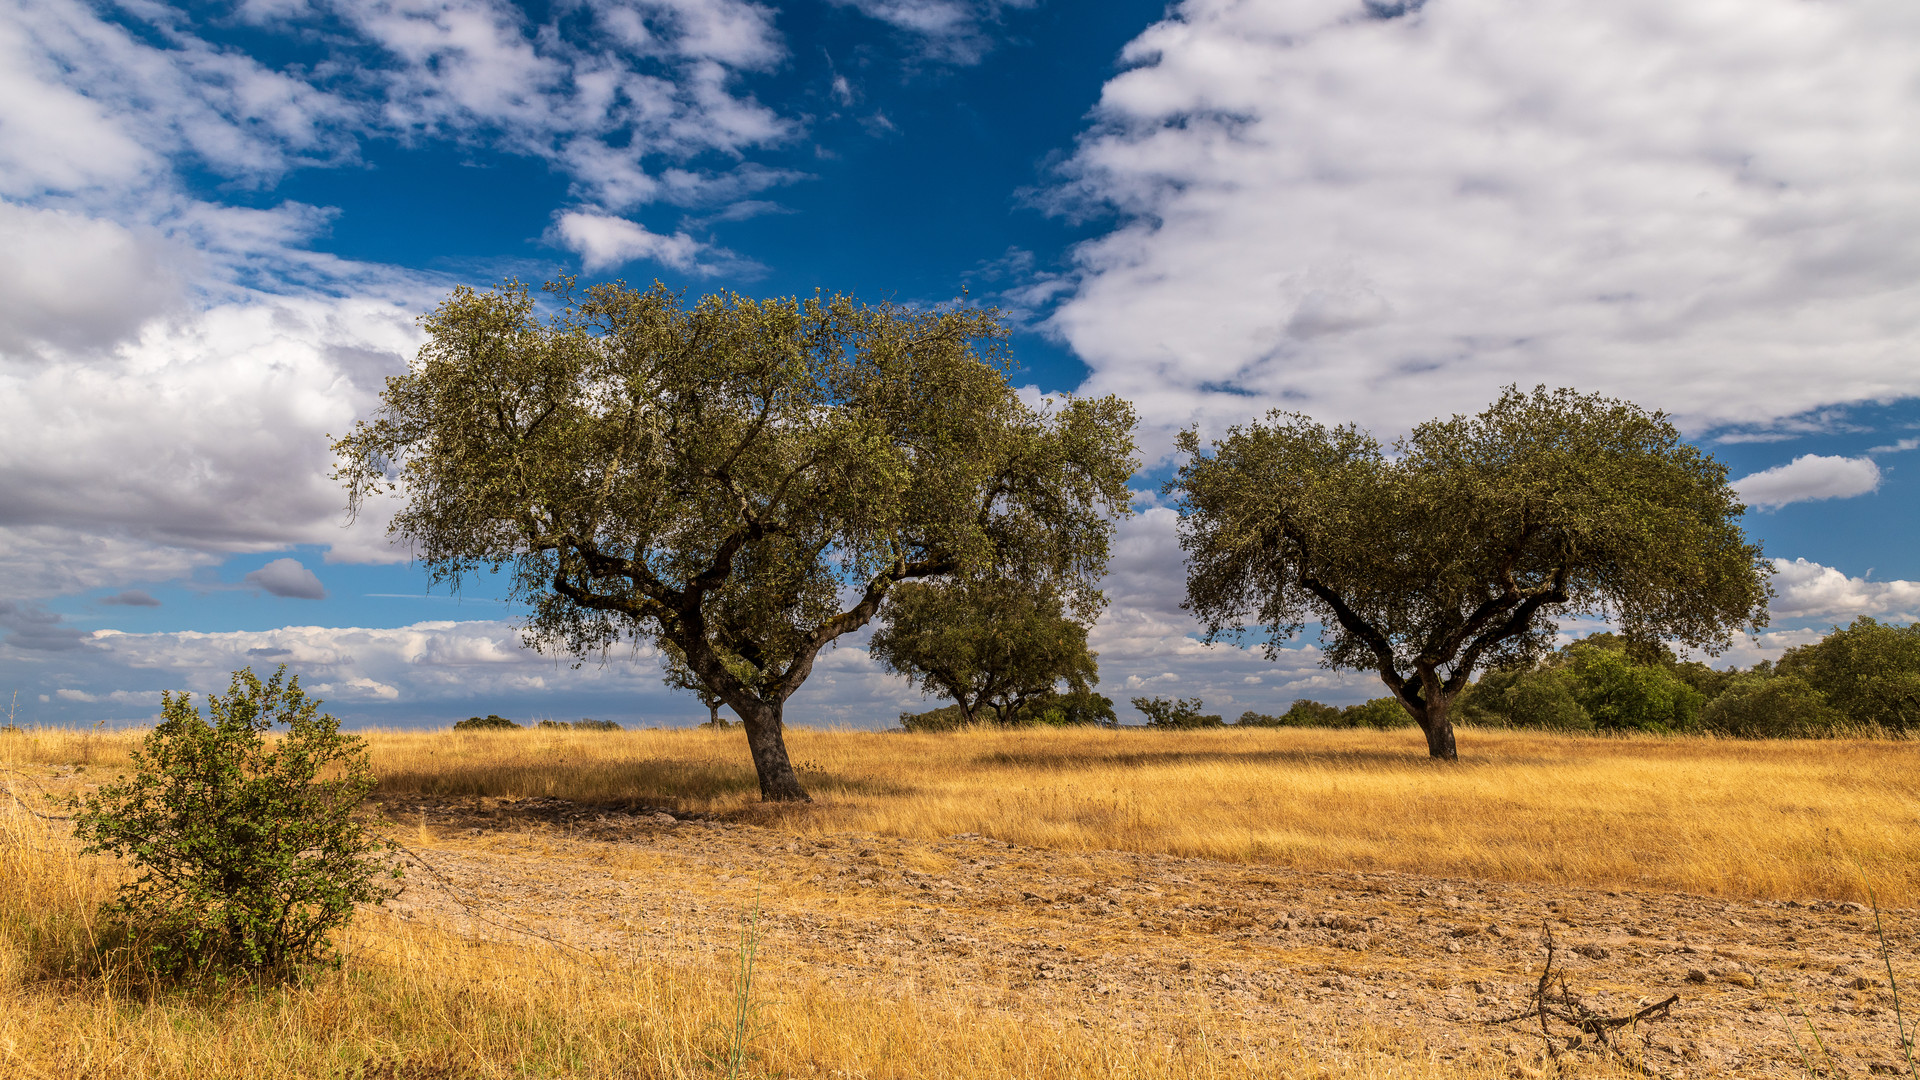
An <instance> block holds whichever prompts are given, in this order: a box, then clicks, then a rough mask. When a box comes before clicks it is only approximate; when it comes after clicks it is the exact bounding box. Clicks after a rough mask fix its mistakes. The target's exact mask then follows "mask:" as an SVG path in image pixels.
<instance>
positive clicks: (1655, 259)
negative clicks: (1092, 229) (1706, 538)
mask: <svg viewBox="0 0 1920 1080" xmlns="http://www.w3.org/2000/svg"><path fill="white" fill-rule="evenodd" d="M1917 38H1920V9H1916V8H1914V7H1913V6H1912V5H1910V4H1906V3H1902V2H1899V0H1862V2H1858V3H1848V4H1807V3H1802V2H1799V0H1755V2H1752V3H1741V4H1730V3H1708V4H1689V5H1674V4H1670V3H1666V2H1664V0H1619V2H1617V3H1606V4H1587V3H1578V2H1574V0H1544V2H1540V0H1447V2H1445V3H1433V4H1426V5H1413V4H1409V5H1396V6H1392V7H1388V6H1386V5H1379V4H1372V3H1363V2H1361V0H1312V2H1305V3H1293V4H1247V3H1240V2H1236V0H1185V2H1183V3H1180V4H1179V5H1177V6H1176V7H1175V8H1174V9H1173V11H1172V13H1171V15H1170V17H1169V18H1167V19H1166V20H1165V21H1162V22H1160V23H1158V24H1156V25H1155V26H1153V27H1152V28H1151V29H1149V30H1148V31H1146V32H1145V33H1144V34H1142V35H1140V36H1139V37H1138V38H1137V39H1135V40H1134V41H1133V42H1132V44H1130V45H1129V46H1128V47H1127V49H1126V51H1125V57H1124V58H1125V60H1126V62H1127V63H1128V64H1129V65H1131V66H1130V68H1129V70H1127V71H1125V72H1124V73H1122V74H1120V75H1119V76H1117V77H1115V78H1114V79H1112V80H1111V81H1110V82H1108V83H1107V85H1106V87H1105V89H1104V90H1103V92H1102V94H1101V98H1100V103H1099V106H1098V108H1097V110H1096V113H1095V125H1094V126H1093V127H1092V128H1091V129H1090V130H1089V131H1088V132H1087V133H1086V135H1085V136H1084V137H1083V138H1082V140H1081V141H1080V143H1079V146H1078V148H1077V149H1076V150H1075V152H1074V153H1073V155H1072V157H1071V158H1070V159H1069V160H1068V161H1067V162H1066V164H1065V170H1064V172H1065V177H1066V181H1065V183H1064V184H1063V185H1062V186H1061V187H1059V188H1057V189H1055V190H1054V191H1053V192H1052V193H1051V194H1050V195H1049V196H1048V198H1049V200H1050V204H1051V205H1052V206H1053V207H1054V208H1055V209H1056V210H1057V211H1059V212H1063V213H1069V214H1079V215H1100V214H1114V215H1118V218H1119V222H1120V224H1119V225H1118V227H1116V228H1114V229H1113V230H1112V231H1111V232H1109V233H1108V234H1107V235H1105V236H1103V237H1101V238H1099V239H1097V240H1094V241H1092V242H1089V243H1087V244H1085V245H1083V246H1082V247H1081V248H1079V249H1078V252H1077V263H1078V272H1079V275H1080V280H1079V283H1078V287H1077V289H1076V290H1075V291H1074V293H1073V295H1072V296H1071V297H1070V298H1069V299H1068V300H1066V301H1065V302H1064V303H1063V304H1062V305H1061V306H1060V307H1059V308H1058V309H1057V310H1056V312H1055V313H1054V315H1053V317H1052V322H1051V325H1052V326H1053V328H1054V329H1056V330H1057V331H1058V332H1059V333H1060V334H1061V335H1063V336H1064V337H1065V339H1066V340H1067V341H1068V342H1069V343H1070V344H1071V345H1072V346H1073V348H1074V349H1075V351H1076V352H1078V353H1079V354H1080V356H1081V357H1082V358H1084V359H1085V360H1086V361H1087V363H1088V364H1089V365H1090V366H1091V368H1092V374H1091V376H1090V378H1089V380H1088V385H1087V387H1086V389H1088V390H1090V391H1098V392H1108V391H1111V392H1115V393H1119V394H1123V395H1126V396H1128V397H1131V398H1133V399H1135V400H1137V401H1139V402H1141V404H1142V407H1143V409H1144V410H1145V412H1146V415H1147V417H1148V419H1149V420H1150V421H1151V422H1152V423H1154V424H1156V425H1158V426H1159V427H1160V428H1161V430H1162V431H1163V432H1164V431H1165V430H1166V429H1168V428H1172V427H1177V426H1179V425H1182V424H1184V423H1186V422H1188V421H1189V420H1192V419H1199V420H1202V421H1204V422H1206V423H1207V424H1209V425H1219V424H1222V423H1225V422H1228V421H1231V420H1233V419H1238V418H1242V417H1245V416H1247V415H1249V414H1251V413H1253V412H1255V411H1257V410H1262V409H1264V408H1267V407H1271V406H1284V407H1287V408H1295V409H1303V410H1305V411H1308V412H1311V413H1313V414H1315V415H1317V416H1320V417H1322V418H1326V419H1333V420H1353V421H1357V422H1359V423H1361V424H1363V425H1365V426H1368V427H1372V428H1375V429H1381V430H1385V431H1395V430H1405V429H1406V428H1407V427H1409V426H1411V425H1412V424H1414V423H1416V422H1418V421H1420V420H1423V419H1426V418H1428V417H1431V416H1435V415H1445V414H1447V413H1450V412H1471V411H1474V410H1476V409H1478V408H1480V407H1482V406H1484V405H1485V404H1486V403H1487V402H1488V401H1490V400H1492V399H1493V397H1494V396H1495V394H1496V393H1497V390H1498V388H1499V387H1500V386H1502V385H1504V384H1507V383H1519V384H1520V385H1522V386H1531V385H1533V384H1535V383H1546V384H1548V385H1550V386H1575V387H1578V388H1581V389H1584V390H1589V391H1601V392H1605V393H1609V394H1613V395H1618V396H1623V397H1626V398H1629V399H1631V400H1634V401H1637V402H1639V403H1641V404H1643V405H1645V406H1647V407H1651V408H1661V409H1665V410H1667V411H1669V412H1671V413H1674V414H1676V415H1677V416H1678V417H1679V418H1680V419H1681V420H1682V421H1683V422H1684V424H1685V425H1686V426H1688V427H1689V429H1691V430H1695V431H1699V430H1702V429H1707V428H1712V427H1715V426H1719V425H1734V424H1752V423H1761V422H1765V421H1769V420H1772V419H1775V418H1779V417H1784V416H1790V415H1794V414H1797V413H1801V412H1804V411H1806V410H1809V409H1814V408H1816V407H1820V406H1823V405H1829V404H1834V403H1846V402H1862V401H1868V400H1888V399H1892V398H1897V397H1903V396H1910V395H1913V394H1916V393H1920V366H1916V365H1914V364H1913V363H1912V362H1911V357H1912V355H1913V352H1914V348H1915V346H1916V344H1920V140H1915V139H1914V138H1912V136H1911V133H1912V132H1913V131H1915V130H1920V85H1917V84H1916V83H1915V82H1914V81H1913V79H1912V77H1911V62H1910V58H1911V56H1912V51H1913V47H1914V44H1915V41H1916V39H1917ZM1813 372H1817V373H1818V376H1817V377H1813V376H1812V375H1811V374H1810V373H1813ZM1158 445H1159V446H1160V447H1164V446H1165V445H1166V443H1165V436H1164V435H1162V436H1161V437H1160V440H1159V443H1158Z"/></svg>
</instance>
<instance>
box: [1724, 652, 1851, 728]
mask: <svg viewBox="0 0 1920 1080" xmlns="http://www.w3.org/2000/svg"><path fill="white" fill-rule="evenodd" d="M1701 722H1702V725H1703V726H1704V727H1706V729H1707V730H1709V731H1712V732H1716V733H1718V734H1721V735H1732V736H1736V737H1739V738H1745V739H1818V738H1825V737H1831V736H1834V735H1843V734H1847V733H1849V732H1850V731H1852V730H1853V729H1854V725H1852V724H1850V723H1849V722H1848V720H1847V717H1846V715H1845V714H1844V713H1842V712H1841V711H1840V710H1838V709H1836V708H1834V707H1833V706H1832V705H1831V704H1830V703H1828V701H1827V696H1826V695H1825V694H1823V693H1821V692H1820V691H1818V690H1816V689H1814V688H1813V686H1812V685H1810V684H1809V683H1808V682H1807V680H1805V679H1803V678H1801V677H1800V676H1798V675H1777V674H1774V673H1773V672H1772V671H1771V670H1768V669H1765V668H1758V669H1756V670H1754V671H1743V672H1739V673H1737V674H1735V675H1734V676H1733V678H1732V679H1731V680H1729V681H1728V684H1727V686H1726V688H1725V689H1724V690H1722V691H1721V692H1720V694H1719V696H1717V697H1715V698H1714V699H1713V700H1712V701H1710V702H1708V703H1707V707H1706V709H1705V710H1704V713H1703V715H1702V717H1701Z"/></svg>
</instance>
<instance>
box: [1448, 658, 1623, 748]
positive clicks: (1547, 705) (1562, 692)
mask: <svg viewBox="0 0 1920 1080" xmlns="http://www.w3.org/2000/svg"><path fill="white" fill-rule="evenodd" d="M1578 689H1579V688H1578V686H1577V685H1576V683H1575V679H1574V674H1573V669H1572V667H1571V666H1570V665H1567V664H1565V663H1559V664H1543V665H1541V666H1540V667H1538V668H1508V669H1505V670H1502V671H1490V672H1488V673H1487V675H1486V676H1485V677H1484V678H1482V679H1481V680H1480V682H1479V683H1478V684H1476V685H1475V686H1474V687H1473V690H1472V692H1471V693H1469V694H1468V695H1467V696H1466V697H1465V698H1464V699H1462V702H1461V707H1460V711H1461V718H1462V719H1463V720H1465V721H1466V722H1467V723H1470V724H1478V725H1482V726H1485V727H1517V728H1541V729H1545V730H1547V731H1592V730H1593V728H1594V725H1593V717H1592V716H1590V715H1588V714H1587V710H1586V708H1585V707H1584V706H1582V705H1581V704H1580V699H1579V696H1578V694H1577V692H1576V691H1577V690H1578Z"/></svg>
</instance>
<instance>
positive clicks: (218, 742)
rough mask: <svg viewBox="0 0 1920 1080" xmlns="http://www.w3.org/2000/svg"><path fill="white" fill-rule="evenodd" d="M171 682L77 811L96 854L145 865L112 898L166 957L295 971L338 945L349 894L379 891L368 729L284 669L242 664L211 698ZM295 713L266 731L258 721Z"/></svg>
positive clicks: (165, 961)
mask: <svg viewBox="0 0 1920 1080" xmlns="http://www.w3.org/2000/svg"><path fill="white" fill-rule="evenodd" d="M207 705H208V709H209V712H210V713H211V714H212V723H208V722H206V721H204V720H202V719H201V718H200V714H199V712H198V710H196V709H194V707H193V706H192V704H190V703H189V702H188V700H187V695H186V694H184V693H183V694H180V695H179V696H177V697H176V696H174V695H172V694H164V695H162V697H161V718H162V719H161V723H160V724H159V726H157V727H155V728H154V729H153V731H152V732H151V733H150V734H149V735H148V736H147V737H146V739H145V740H144V741H143V742H142V743H141V745H140V748H139V749H137V750H135V751H134V752H133V754H132V763H133V775H132V776H130V777H129V776H121V777H119V778H118V779H116V780H114V781H112V782H110V783H107V784H104V785H102V786H101V788H100V790H99V791H98V792H97V793H95V794H94V795H92V796H91V797H89V798H88V799H87V801H86V803H85V805H84V807H83V809H82V810H81V812H80V813H79V814H78V815H77V817H76V818H75V826H74V832H75V835H76V836H78V837H79V838H80V839H81V840H83V841H85V842H86V847H85V849H84V850H85V851H86V852H87V853H88V854H102V853H105V854H111V855H117V856H121V857H124V858H128V859H131V860H132V861H133V863H134V865H135V866H136V867H138V868H139V871H140V873H139V876H138V877H136V878H135V879H134V880H133V881H132V882H131V883H129V884H128V885H126V886H125V887H123V888H122V889H121V891H120V896H119V899H118V900H117V901H116V902H115V903H114V904H113V905H112V906H111V908H110V911H111V912H112V913H113V914H115V915H117V916H119V917H122V918H124V919H126V920H127V921H129V922H130V923H131V924H132V925H133V926H134V927H135V928H136V930H138V931H139V932H140V933H142V934H143V935H144V936H146V938H147V939H148V940H149V941H150V942H151V945H152V949H153V952H154V957H155V959H156V960H157V961H158V962H159V966H160V967H162V968H163V969H175V970H179V969H188V968H202V967H213V966H233V967H239V968H246V969H255V970H285V969H287V968H289V967H292V966H294V965H297V964H301V963H306V962H312V961H317V960H325V959H328V958H329V953H330V948H331V947H330V944H329V935H330V934H331V932H332V931H333V930H334V929H336V928H338V927H340V926H342V925H344V924H345V923H346V922H347V921H348V920H349V919H351V918H352V917H353V912H354V906H355V905H357V904H365V903H376V904H377V903H382V902H384V901H385V900H387V899H388V898H389V897H391V896H392V895H393V891H392V890H391V889H390V888H388V887H385V886H383V885H382V884H381V883H380V881H379V879H380V878H381V877H382V876H398V872H397V871H390V872H387V873H386V874H385V875H383V869H382V866H381V864H380V862H379V860H378V859H377V858H376V857H375V856H376V855H377V853H379V852H380V851H382V850H384V849H385V847H386V844H385V843H384V842H383V841H381V840H380V839H378V838H376V837H374V836H373V835H372V834H370V833H369V832H368V831H367V829H366V827H365V826H364V825H362V824H361V823H360V822H359V821H358V820H356V818H355V813H356V811H358V810H359V808H360V804H361V803H362V802H363V801H364V800H365V799H366V797H367V794H368V793H369V792H370V791H372V790H373V785H374V779H373V776H372V774H371V772H370V771H369V766H368V763H367V751H366V746H365V744H364V743H363V742H362V741H361V740H360V739H359V738H357V737H355V736H352V735H342V734H341V733H340V730H339V723H338V721H336V720H334V718H333V717H331V716H325V715H318V712H319V706H320V703H319V702H318V701H314V700H310V699H308V697H307V696H306V694H305V693H304V692H302V691H301V689H300V680H299V679H298V678H292V679H289V678H287V672H286V668H285V667H284V666H282V667H281V668H280V669H279V671H277V672H275V673H274V676H273V678H272V679H270V680H268V681H267V682H266V683H264V684H263V683H262V682H261V681H260V679H259V678H258V677H257V676H255V675H254V673H253V671H252V669H247V670H244V671H241V672H238V673H236V674H235V675H234V677H233V683H232V686H231V687H230V688H229V689H228V691H227V693H226V694H225V695H224V696H222V695H218V694H215V695H210V696H209V697H208V699H207ZM277 726H285V727H286V729H287V731H286V734H285V735H284V736H282V737H281V738H279V739H277V740H275V741H274V742H272V743H269V742H268V741H267V740H266V739H265V738H264V737H263V736H264V735H265V733H266V732H268V731H271V730H273V729H274V728H275V727H277Z"/></svg>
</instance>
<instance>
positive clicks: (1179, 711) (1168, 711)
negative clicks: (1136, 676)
mask: <svg viewBox="0 0 1920 1080" xmlns="http://www.w3.org/2000/svg"><path fill="white" fill-rule="evenodd" d="M1203 704H1204V703H1203V702H1202V701H1201V700H1200V699H1199V698H1172V699H1169V698H1160V697H1154V698H1144V697H1137V698H1134V699H1133V707H1134V708H1136V709H1139V710H1140V711H1141V713H1143V714H1145V716H1146V718H1147V726H1148V727H1150V728H1167V729H1175V730H1179V729H1191V728H1217V727H1226V726H1227V722H1226V721H1225V720H1222V719H1221V718H1219V717H1218V716H1203V715H1201V713H1200V709H1201V707H1202V705H1203Z"/></svg>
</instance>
